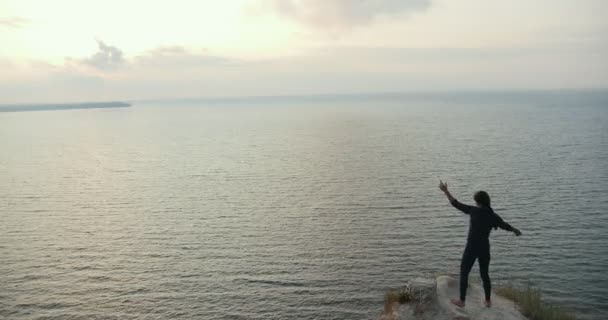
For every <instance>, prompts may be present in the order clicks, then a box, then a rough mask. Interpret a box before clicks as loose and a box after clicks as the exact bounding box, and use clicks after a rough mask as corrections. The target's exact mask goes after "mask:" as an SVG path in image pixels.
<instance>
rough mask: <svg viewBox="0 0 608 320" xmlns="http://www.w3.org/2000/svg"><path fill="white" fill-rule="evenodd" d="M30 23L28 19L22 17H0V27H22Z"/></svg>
mask: <svg viewBox="0 0 608 320" xmlns="http://www.w3.org/2000/svg"><path fill="white" fill-rule="evenodd" d="M29 23H30V20H29V19H26V18H22V17H6V18H0V27H8V28H17V29H18V28H23V27H25V26H26V25H27V24H29Z"/></svg>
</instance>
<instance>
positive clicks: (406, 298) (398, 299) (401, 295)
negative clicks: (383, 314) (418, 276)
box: [384, 288, 412, 311]
mask: <svg viewBox="0 0 608 320" xmlns="http://www.w3.org/2000/svg"><path fill="white" fill-rule="evenodd" d="M411 300H412V296H411V295H410V293H409V292H408V291H407V290H406V289H405V288H401V289H390V290H388V291H387V292H386V293H385V294H384V310H385V311H389V310H390V309H391V308H392V306H393V304H394V303H399V304H403V303H407V302H410V301H411Z"/></svg>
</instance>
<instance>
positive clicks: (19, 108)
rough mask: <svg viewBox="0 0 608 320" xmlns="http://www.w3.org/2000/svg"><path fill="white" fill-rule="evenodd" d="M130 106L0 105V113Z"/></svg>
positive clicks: (76, 104)
mask: <svg viewBox="0 0 608 320" xmlns="http://www.w3.org/2000/svg"><path fill="white" fill-rule="evenodd" d="M130 106H131V104H129V103H126V102H120V101H111V102H86V103H54V104H13V105H0V112H27V111H53V110H78V109H103V108H126V107H130Z"/></svg>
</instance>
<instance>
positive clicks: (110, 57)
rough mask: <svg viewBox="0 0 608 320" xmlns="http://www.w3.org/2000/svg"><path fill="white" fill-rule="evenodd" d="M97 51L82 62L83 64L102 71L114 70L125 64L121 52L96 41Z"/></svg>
mask: <svg viewBox="0 0 608 320" xmlns="http://www.w3.org/2000/svg"><path fill="white" fill-rule="evenodd" d="M97 45H98V46H99V51H97V52H96V53H95V54H94V55H92V56H91V57H90V58H88V59H84V60H82V62H83V63H85V64H87V65H89V66H91V67H94V68H96V69H99V70H103V71H112V70H116V69H117V68H118V67H120V66H122V65H124V64H125V58H124V55H123V52H122V51H121V50H120V49H118V48H116V47H114V46H109V45H106V44H105V43H104V42H103V41H100V40H97Z"/></svg>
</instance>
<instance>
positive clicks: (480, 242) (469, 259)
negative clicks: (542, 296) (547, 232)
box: [439, 180, 521, 308]
mask: <svg viewBox="0 0 608 320" xmlns="http://www.w3.org/2000/svg"><path fill="white" fill-rule="evenodd" d="M439 189H440V190H441V191H443V193H444V194H445V195H446V197H447V198H448V200H449V201H450V203H451V204H452V205H453V206H454V207H455V208H456V209H458V210H460V211H462V212H464V213H465V214H468V215H469V216H470V222H469V235H468V237H467V245H466V247H465V249H464V253H463V254H462V261H461V262H460V298H459V299H451V300H450V301H451V302H452V303H453V304H454V305H456V306H458V307H464V305H465V299H466V295H467V287H468V282H469V272H470V271H471V268H472V267H473V264H474V263H475V260H476V259H477V261H478V263H479V273H480V274H481V280H482V282H483V290H484V293H485V301H484V304H485V306H486V307H488V308H489V307H490V306H491V305H492V302H491V300H490V296H491V292H492V285H491V283H490V275H489V274H488V268H489V266H490V238H489V237H490V231H492V229H497V228H501V229H503V230H506V231H511V232H513V233H514V234H515V235H516V236H520V235H521V231H519V229H517V228H515V227H513V226H511V225H510V224H508V223H506V222H505V221H503V220H502V218H501V217H500V216H499V215H497V214H496V213H495V212H494V210H493V209H492V207H491V206H490V196H489V195H488V193H487V192H485V191H478V192H476V193H475V195H474V196H473V199H474V200H475V204H476V206H469V205H466V204H463V203H460V202H459V201H458V200H456V198H454V197H453V196H452V194H450V191H448V184H447V182H443V181H441V180H439Z"/></svg>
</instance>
